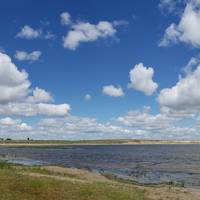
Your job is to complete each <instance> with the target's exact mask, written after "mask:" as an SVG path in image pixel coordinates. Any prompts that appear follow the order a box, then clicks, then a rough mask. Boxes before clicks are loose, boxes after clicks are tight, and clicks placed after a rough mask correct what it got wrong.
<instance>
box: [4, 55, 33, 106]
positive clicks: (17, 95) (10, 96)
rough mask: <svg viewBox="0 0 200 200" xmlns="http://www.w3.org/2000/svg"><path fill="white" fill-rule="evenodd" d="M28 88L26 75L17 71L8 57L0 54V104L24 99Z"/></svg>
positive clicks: (28, 83)
mask: <svg viewBox="0 0 200 200" xmlns="http://www.w3.org/2000/svg"><path fill="white" fill-rule="evenodd" d="M29 87H30V82H29V80H28V74H27V73H26V72H25V71H19V70H18V68H17V67H16V66H15V64H14V63H12V61H11V59H10V57H9V56H7V55H6V54H3V53H0V94H1V95H0V103H5V102H9V101H16V100H20V99H23V98H25V97H26V96H27V95H28V90H29Z"/></svg>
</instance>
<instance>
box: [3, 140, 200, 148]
mask: <svg viewBox="0 0 200 200" xmlns="http://www.w3.org/2000/svg"><path fill="white" fill-rule="evenodd" d="M166 144H167V145H170V144H171V145H173V144H180V145H181V144H200V141H189V140H188V141H186V140H183V141H178V140H173V141H169V140H136V141H132V140H130V141H129V140H105V141H77V142H76V141H72V142H70V141H59V142H58V141H9V142H7V141H6V142H5V141H2V142H0V146H10V147H12V146H13V147H18V146H19V147H20V146H36V147H37V146H72V145H166Z"/></svg>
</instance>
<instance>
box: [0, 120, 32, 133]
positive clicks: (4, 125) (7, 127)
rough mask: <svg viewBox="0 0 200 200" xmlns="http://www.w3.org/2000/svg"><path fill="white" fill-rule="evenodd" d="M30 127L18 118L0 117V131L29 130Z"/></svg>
mask: <svg viewBox="0 0 200 200" xmlns="http://www.w3.org/2000/svg"><path fill="white" fill-rule="evenodd" d="M31 130H32V127H31V126H30V125H28V124H27V123H24V122H21V120H19V119H12V118H10V117H6V118H2V119H0V133H2V132H5V131H6V132H8V131H9V132H11V133H12V132H17V131H20V132H21V131H31Z"/></svg>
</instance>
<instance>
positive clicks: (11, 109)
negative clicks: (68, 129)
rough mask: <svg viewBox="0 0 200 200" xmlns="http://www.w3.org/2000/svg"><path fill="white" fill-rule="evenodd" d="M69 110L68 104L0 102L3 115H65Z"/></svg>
mask: <svg viewBox="0 0 200 200" xmlns="http://www.w3.org/2000/svg"><path fill="white" fill-rule="evenodd" d="M69 110H70V105H69V104H58V105H56V104H50V103H26V102H22V103H8V104H0V114H1V115H4V116H26V117H31V116H37V115H45V116H65V115H67V114H68V112H69Z"/></svg>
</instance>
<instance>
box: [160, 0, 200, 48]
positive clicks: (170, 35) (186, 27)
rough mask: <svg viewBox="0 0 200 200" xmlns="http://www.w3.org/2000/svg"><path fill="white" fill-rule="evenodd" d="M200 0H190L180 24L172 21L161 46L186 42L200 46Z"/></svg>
mask: <svg viewBox="0 0 200 200" xmlns="http://www.w3.org/2000/svg"><path fill="white" fill-rule="evenodd" d="M199 24H200V1H199V0H190V1H188V3H187V5H186V7H185V9H184V12H183V13H182V15H181V19H180V21H179V23H178V24H175V23H172V24H171V25H170V26H169V27H168V28H167V29H166V31H165V34H164V37H163V39H162V40H161V42H160V44H159V45H160V46H168V45H170V44H172V43H178V42H184V43H187V44H190V45H192V46H194V47H197V48H199V47H200V34H199V32H200V26H199Z"/></svg>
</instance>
